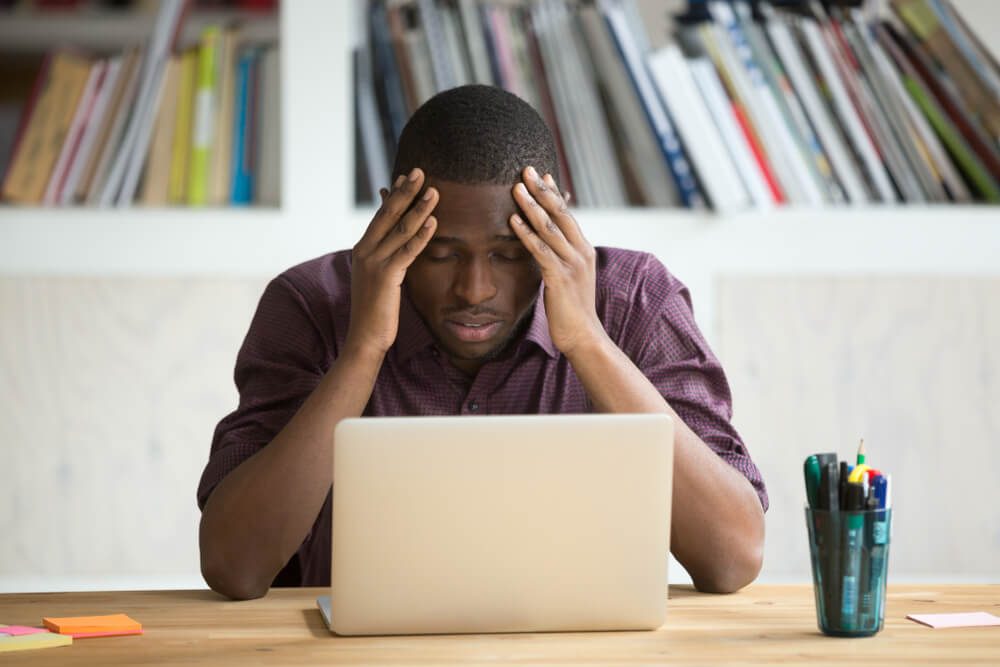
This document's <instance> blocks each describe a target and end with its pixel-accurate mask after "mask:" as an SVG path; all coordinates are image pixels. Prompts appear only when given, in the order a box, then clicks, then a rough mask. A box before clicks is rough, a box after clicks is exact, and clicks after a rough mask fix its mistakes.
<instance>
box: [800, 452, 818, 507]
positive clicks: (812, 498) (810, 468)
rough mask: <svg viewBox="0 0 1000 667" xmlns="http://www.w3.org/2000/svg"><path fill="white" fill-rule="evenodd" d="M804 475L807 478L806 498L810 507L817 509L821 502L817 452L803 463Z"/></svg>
mask: <svg viewBox="0 0 1000 667" xmlns="http://www.w3.org/2000/svg"><path fill="white" fill-rule="evenodd" d="M802 475H803V476H804V477H805V479H806V499H807V500H808V501H809V507H812V508H813V509H816V507H817V503H818V502H819V478H820V470H819V459H818V458H817V457H816V455H815V454H812V455H810V456H807V457H806V460H805V461H804V462H803V463H802Z"/></svg>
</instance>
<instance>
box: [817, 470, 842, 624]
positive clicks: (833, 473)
mask: <svg viewBox="0 0 1000 667" xmlns="http://www.w3.org/2000/svg"><path fill="white" fill-rule="evenodd" d="M839 478H840V476H839V474H838V473H837V463H836V457H834V460H832V461H827V463H826V465H824V466H823V468H822V474H821V476H820V480H819V497H818V505H819V509H820V510H821V511H820V512H818V513H817V514H816V515H815V516H816V523H817V525H816V532H817V535H816V545H817V551H818V553H817V561H818V562H819V568H818V572H817V573H816V576H817V577H818V578H819V581H818V582H817V590H818V591H822V603H823V610H824V611H825V612H826V616H827V619H828V622H829V623H830V624H831V625H834V626H836V625H837V624H838V619H839V617H840V529H839V527H838V526H839V524H838V522H837V521H836V520H835V519H836V518H837V516H836V515H835V514H834V513H835V512H838V511H839V510H840V479H839Z"/></svg>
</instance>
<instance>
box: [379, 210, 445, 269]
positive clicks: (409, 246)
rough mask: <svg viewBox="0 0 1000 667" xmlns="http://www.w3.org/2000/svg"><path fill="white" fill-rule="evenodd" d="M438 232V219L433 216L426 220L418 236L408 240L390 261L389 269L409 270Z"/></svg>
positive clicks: (418, 230) (418, 231)
mask: <svg viewBox="0 0 1000 667" xmlns="http://www.w3.org/2000/svg"><path fill="white" fill-rule="evenodd" d="M436 230H437V218H435V217H434V216H433V215H432V216H430V217H428V218H427V219H426V220H424V223H423V224H422V225H420V228H419V229H417V233H416V234H414V235H413V236H411V237H410V238H409V239H407V240H406V241H405V242H404V243H403V245H401V246H399V248H398V249H397V250H396V253H395V254H394V255H393V256H392V258H391V259H390V260H389V264H388V268H389V269H390V270H395V269H404V270H405V269H407V268H409V266H410V264H413V260H415V259H416V258H417V256H418V255H420V253H422V252H423V251H424V248H426V247H427V244H428V243H429V242H430V240H431V237H432V236H434V232H435V231H436Z"/></svg>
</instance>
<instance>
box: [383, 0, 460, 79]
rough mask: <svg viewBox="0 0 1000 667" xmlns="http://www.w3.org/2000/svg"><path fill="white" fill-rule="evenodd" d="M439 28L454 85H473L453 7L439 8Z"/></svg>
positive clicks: (456, 11) (458, 17)
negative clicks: (442, 33) (453, 76)
mask: <svg viewBox="0 0 1000 667" xmlns="http://www.w3.org/2000/svg"><path fill="white" fill-rule="evenodd" d="M441 26H442V28H443V30H444V41H445V45H446V48H447V58H448V60H449V61H450V62H451V68H452V71H453V72H454V73H455V85H456V86H464V85H466V84H470V83H473V81H474V79H473V74H472V69H471V68H472V63H471V61H470V59H469V55H468V51H466V49H465V44H464V39H465V37H464V35H463V34H462V24H461V17H460V16H459V13H458V8H457V7H456V6H455V5H450V4H449V5H445V6H444V7H442V8H441ZM369 59H370V58H369Z"/></svg>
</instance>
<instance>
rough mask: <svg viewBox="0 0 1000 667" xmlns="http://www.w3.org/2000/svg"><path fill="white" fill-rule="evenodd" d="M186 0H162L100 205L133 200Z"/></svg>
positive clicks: (120, 204)
mask: <svg viewBox="0 0 1000 667" xmlns="http://www.w3.org/2000/svg"><path fill="white" fill-rule="evenodd" d="M186 4H187V0H162V2H161V3H160V6H159V11H158V13H157V15H156V20H155V24H154V26H153V34H152V38H151V39H150V41H149V44H148V45H147V48H146V57H145V58H144V59H143V62H142V73H141V75H140V79H139V89H138V93H137V95H136V101H135V107H134V109H133V110H132V114H131V115H130V117H129V122H128V127H127V128H126V129H125V135H124V138H123V139H122V143H121V145H120V146H119V147H118V152H117V154H116V155H115V158H114V162H113V163H112V165H111V169H110V171H109V172H108V176H107V179H106V180H105V182H104V184H103V188H102V190H101V193H100V196H99V198H98V201H97V203H98V205H99V206H111V205H112V204H117V205H119V206H127V205H129V204H131V203H132V199H133V198H134V195H135V189H136V186H137V184H138V181H139V174H140V172H141V170H142V165H143V162H144V161H145V159H146V152H147V150H148V148H149V141H150V138H151V135H152V127H153V118H154V115H155V112H156V104H157V102H158V98H159V93H160V91H161V89H162V88H161V79H162V78H163V74H164V72H165V71H166V64H167V59H168V58H169V56H170V53H171V52H172V50H173V45H174V42H175V41H176V39H177V33H178V31H179V30H180V25H181V21H182V19H183V15H184V11H185V9H186Z"/></svg>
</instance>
